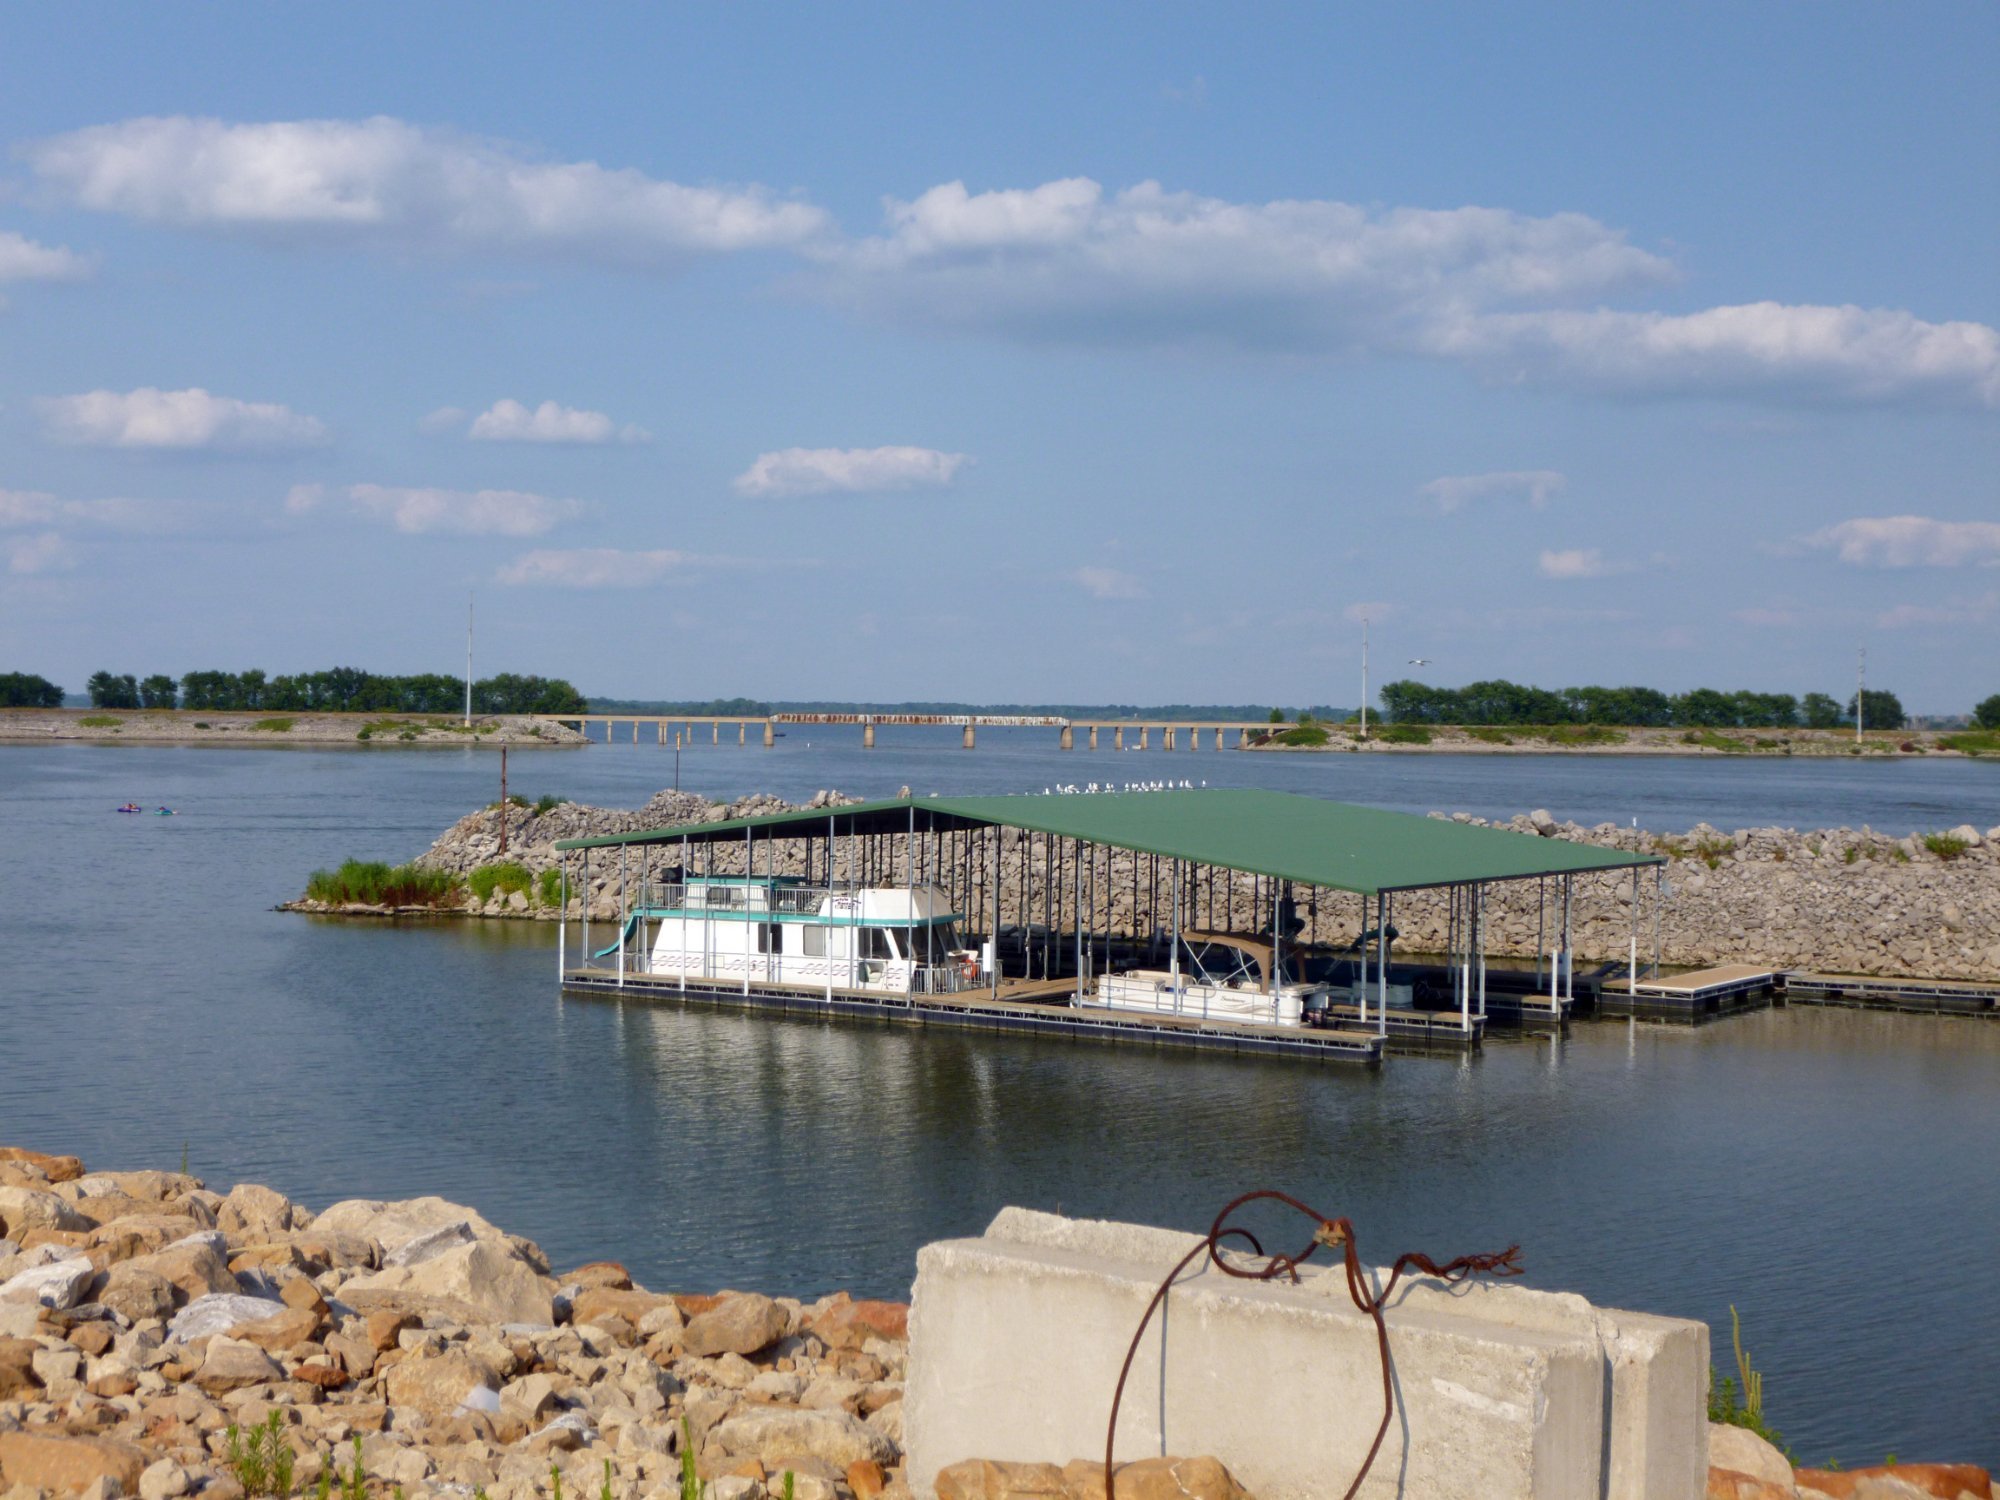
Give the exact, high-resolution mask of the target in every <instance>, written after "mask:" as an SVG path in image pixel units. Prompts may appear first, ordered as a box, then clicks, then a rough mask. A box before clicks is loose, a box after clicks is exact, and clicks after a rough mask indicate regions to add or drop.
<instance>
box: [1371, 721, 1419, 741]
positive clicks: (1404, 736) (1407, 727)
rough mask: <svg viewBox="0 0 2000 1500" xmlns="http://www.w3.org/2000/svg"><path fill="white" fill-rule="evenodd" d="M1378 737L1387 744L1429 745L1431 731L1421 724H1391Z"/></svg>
mask: <svg viewBox="0 0 2000 1500" xmlns="http://www.w3.org/2000/svg"><path fill="white" fill-rule="evenodd" d="M1376 738H1377V739H1379V740H1380V741H1382V743H1383V744H1385V745H1428V744H1429V743H1430V742H1431V732H1430V730H1428V729H1426V728H1425V727H1424V726H1423V725H1421V724H1390V725H1388V726H1386V727H1385V728H1384V729H1383V730H1382V732H1381V733H1380V734H1378V735H1376Z"/></svg>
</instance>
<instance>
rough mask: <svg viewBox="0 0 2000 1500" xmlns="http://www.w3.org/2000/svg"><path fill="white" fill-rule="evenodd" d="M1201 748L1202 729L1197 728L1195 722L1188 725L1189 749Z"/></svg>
mask: <svg viewBox="0 0 2000 1500" xmlns="http://www.w3.org/2000/svg"><path fill="white" fill-rule="evenodd" d="M1200 748H1201V730H1200V729H1198V728H1196V727H1195V726H1194V725H1193V724H1190V725H1188V749H1190V750H1199V749H1200Z"/></svg>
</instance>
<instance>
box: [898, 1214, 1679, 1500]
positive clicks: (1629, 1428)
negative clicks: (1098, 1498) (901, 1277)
mask: <svg viewBox="0 0 2000 1500" xmlns="http://www.w3.org/2000/svg"><path fill="white" fill-rule="evenodd" d="M1196 1243H1197V1237H1196V1236H1193V1235H1188V1234H1184V1233H1179V1232H1176V1231H1171V1230H1163V1229H1155V1228H1149V1227H1146V1226H1142V1225H1129V1224H1111V1223H1104V1222H1093V1221H1081V1220H1071V1219H1063V1218H1060V1217H1057V1216H1054V1215H1049V1214H1038V1213H1033V1212H1030V1211H1026V1210H1021V1209H1007V1210H1004V1211H1003V1212H1002V1213H1001V1214H1000V1215H999V1217H998V1218H996V1219H995V1220H994V1222H993V1224H992V1225H991V1226H989V1228H988V1229H987V1232H986V1234H985V1235H984V1236H983V1237H981V1238H979V1239H976V1240H956V1241H946V1242H943V1243H940V1244H935V1245H930V1246H926V1247H925V1248H924V1250H923V1251H922V1252H921V1253H920V1254H919V1256H918V1261H917V1267H918V1270H917V1282H916V1289H915V1293H914V1297H913V1304H912V1308H911V1313H910V1368H909V1381H908V1387H907V1394H906V1397H905V1425H906V1433H907V1438H908V1442H907V1444H906V1448H907V1451H908V1456H909V1470H908V1472H909V1479H910V1483H911V1486H912V1489H913V1490H914V1492H915V1493H916V1494H917V1495H919V1496H929V1495H931V1494H932V1493H933V1488H932V1481H933V1479H934V1477H935V1475H936V1473H937V1471H938V1470H939V1469H940V1468H943V1467H945V1466H946V1465H948V1464H951V1463H955V1462H957V1461H959V1460H962V1459H967V1458H994V1459H1011V1460H1017V1461H1029V1462H1044V1463H1055V1464H1062V1463H1066V1462H1068V1461H1069V1460H1071V1459H1075V1458H1078V1457H1088V1456H1094V1455H1097V1454H1100V1453H1101V1452H1102V1451H1103V1444H1104V1424H1105V1421H1106V1419H1107V1418H1108V1416H1109V1415H1110V1406H1111V1391H1112V1387H1113V1385H1114V1384H1115V1382H1116V1380H1117V1376H1118V1365H1119V1362H1120V1360H1122V1359H1123V1357H1124V1353H1125V1347H1126V1345H1127V1343H1128V1342H1129V1340H1130V1339H1131V1336H1132V1331H1133V1329H1135V1328H1136V1327H1137V1326H1138V1322H1139V1318H1140V1316H1141V1315H1142V1314H1143V1312H1144V1310H1145V1306H1146V1303H1147V1301H1148V1299H1149V1298H1150V1297H1151V1296H1152V1294H1153V1290H1154V1288H1155V1287H1157V1286H1158V1284H1159V1281H1160V1278H1161V1277H1162V1276H1164V1275H1165V1274H1166V1272H1167V1270H1168V1269H1169V1268H1170V1267H1171V1266H1172V1265H1173V1264H1174V1262H1175V1261H1177V1260H1178V1259H1179V1258H1180V1257H1181V1256H1182V1255H1184V1254H1185V1253H1186V1252H1187V1251H1188V1250H1189V1249H1190V1248H1191V1247H1192V1246H1194V1245H1195V1244H1196ZM1387 1320H1388V1325H1389V1334H1390V1348H1391V1357H1392V1361H1393V1373H1394V1378H1395V1380H1396V1384H1397V1394H1398V1399H1397V1417H1396V1420H1395V1421H1394V1422H1392V1424H1391V1426H1390V1429H1389V1433H1388V1436H1387V1438H1386V1439H1385V1440H1384V1443H1383V1448H1382V1453H1381V1456H1380V1457H1379V1458H1378V1459H1377V1460H1376V1464H1375V1467H1374V1470H1373V1471H1372V1472H1371V1474H1370V1477H1369V1482H1368V1484H1367V1486H1366V1487H1365V1488H1364V1490H1363V1492H1362V1493H1363V1495H1364V1496H1367V1497H1369V1500H1378V1497H1379V1500H1389V1497H1395V1496H1404V1497H1416V1496H1421V1497H1423V1500H1700V1497H1701V1495H1702V1493H1703V1490H1704V1487H1705V1483H1706V1477H1707V1447H1706V1439H1707V1428H1706V1415H1707V1413H1706V1391H1707V1385H1706V1381H1707V1373H1708V1338H1707V1332H1708V1331H1707V1328H1706V1327H1705V1326H1704V1325H1702V1324H1699V1323H1685V1322H1679V1321H1676V1320H1672V1319H1663V1318H1652V1317H1647V1316H1645V1315H1643V1314H1631V1313H1621V1312H1612V1311H1608V1310H1605V1309H1599V1308H1595V1307H1592V1306H1591V1304H1590V1303H1588V1302H1587V1301H1585V1300H1584V1299H1582V1298H1580V1297H1573V1296H1566V1295H1563V1294H1551V1293H1541V1292H1531V1291H1527V1290H1525V1289H1523V1288H1521V1287H1519V1286H1514V1285H1508V1284H1505V1283H1498V1284H1495V1283H1472V1284H1469V1285H1466V1286H1463V1287H1458V1288H1446V1287H1443V1286H1441V1285H1439V1284H1437V1283H1434V1282H1423V1281H1417V1282H1412V1281H1410V1280H1408V1279H1406V1280H1405V1282H1404V1283H1403V1286H1402V1287H1400V1288H1399V1289H1398V1292H1397V1296H1396V1298H1395V1299H1394V1302H1393V1304H1392V1305H1391V1307H1390V1308H1389V1309H1388V1310H1387ZM1381 1409H1382V1391H1381V1375H1380V1368H1379V1365H1378V1363H1377V1357H1376V1347H1375V1329H1374V1324H1373V1322H1372V1320H1370V1319H1369V1318H1368V1317H1367V1316H1366V1315H1365V1314H1363V1313H1361V1312H1360V1311H1358V1310H1357V1309H1356V1308H1355V1307H1354V1305H1353V1303H1352V1302H1351V1301H1350V1300H1349V1298H1348V1296H1347V1292H1346V1287H1345V1280H1344V1277H1343V1276H1342V1275H1341V1274H1340V1273H1339V1271H1338V1269H1337V1268H1334V1269H1329V1270H1326V1271H1314V1270H1308V1271H1307V1272H1305V1273H1304V1275H1303V1277H1302V1280H1301V1282H1300V1283H1299V1284H1298V1285H1296V1286H1293V1285H1290V1284H1286V1283H1265V1282H1249V1281H1241V1280H1237V1279H1234V1278H1231V1277H1226V1276H1223V1275H1221V1274H1220V1273H1218V1272H1216V1271H1214V1270H1213V1269H1212V1268H1207V1269H1204V1270H1203V1271H1201V1272H1200V1273H1198V1274H1195V1275H1191V1276H1190V1277H1188V1278H1187V1279H1186V1280H1185V1281H1183V1282H1182V1283H1181V1284H1180V1285H1179V1286H1178V1287H1177V1288H1176V1290H1175V1291H1174V1293H1173V1295H1172V1296H1171V1297H1170V1298H1169V1299H1168V1301H1167V1304H1166V1307H1165V1309H1164V1310H1163V1312H1162V1313H1161V1314H1157V1315H1155V1318H1154V1320H1153V1323H1152V1325H1151V1327H1149V1329H1148V1330H1147V1335H1146V1339H1145V1341H1144V1342H1143V1343H1142V1344H1141V1346H1140V1351H1139V1355H1138V1357H1137V1359H1136V1360H1135V1361H1134V1364H1133V1372H1132V1377H1131V1379H1130V1380H1129V1381H1128V1383H1127V1386H1126V1393H1125V1401H1124V1404H1123V1407H1122V1408H1121V1411H1120V1416H1119V1440H1118V1454H1119V1457H1120V1458H1121V1459H1136V1458H1144V1457H1149V1456H1154V1455H1160V1454H1168V1453H1173V1454H1191V1453H1202V1454H1213V1455H1214V1456H1216V1457H1218V1458H1220V1459H1221V1460H1222V1461H1223V1462H1224V1463H1226V1464H1228V1465H1229V1466H1230V1468H1231V1470H1232V1471H1233V1472H1234V1473H1235V1474H1236V1475H1237V1477H1238V1478H1239V1479H1240V1480H1241V1481H1242V1482H1243V1484H1244V1485H1245V1486H1246V1487H1247V1488H1249V1489H1250V1490H1251V1491H1252V1492H1254V1493H1255V1494H1256V1495H1258V1496H1259V1497H1260V1500H1291V1497H1298V1500H1304V1497H1308V1496H1320V1495H1325V1494H1329V1493H1332V1494H1339V1493H1340V1492H1341V1491H1342V1490H1344V1489H1345V1487H1346V1485H1347V1483H1348V1481H1349V1479H1350V1478H1351V1477H1352V1475H1353V1474H1354V1472H1355V1471H1356V1470H1357V1469H1358V1468H1359V1467H1360V1464H1361V1460H1362V1458H1363V1456H1364V1455H1365V1454H1366V1452H1367V1448H1368V1444H1369V1443H1370V1442H1371V1441H1372V1440H1373V1438H1374V1434H1375V1427H1376V1424H1377V1422H1378V1421H1379V1420H1380V1417H1381Z"/></svg>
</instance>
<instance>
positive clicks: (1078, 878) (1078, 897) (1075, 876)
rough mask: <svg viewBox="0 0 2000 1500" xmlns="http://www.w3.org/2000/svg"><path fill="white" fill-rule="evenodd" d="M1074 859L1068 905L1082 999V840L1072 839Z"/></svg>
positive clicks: (1077, 980) (1077, 988) (1078, 988)
mask: <svg viewBox="0 0 2000 1500" xmlns="http://www.w3.org/2000/svg"><path fill="white" fill-rule="evenodd" d="M1071 842H1073V843H1074V844H1075V845H1076V857H1075V858H1074V859H1072V860H1071V861H1070V862H1069V873H1070V879H1071V880H1072V881H1073V882H1074V884H1075V886H1076V894H1075V897H1074V899H1073V900H1072V901H1071V903H1070V907H1071V915H1072V918H1073V919H1074V921H1075V922H1076V998H1077V999H1078V1000H1081V999H1082V998H1083V840H1082V839H1074V840H1072V841H1071Z"/></svg>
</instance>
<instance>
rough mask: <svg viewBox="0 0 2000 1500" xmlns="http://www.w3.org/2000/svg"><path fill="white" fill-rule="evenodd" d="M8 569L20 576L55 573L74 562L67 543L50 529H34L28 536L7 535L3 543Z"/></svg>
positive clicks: (0, 545)
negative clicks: (35, 530)
mask: <svg viewBox="0 0 2000 1500" xmlns="http://www.w3.org/2000/svg"><path fill="white" fill-rule="evenodd" d="M0 547H4V550H5V551H6V553H7V571H8V572H9V573H13V574H16V575H19V576H23V577H25V576H27V575H29V574H33V573H58V572H62V571H63V570H65V569H67V568H73V567H75V566H76V556H75V554H74V553H72V552H71V551H70V547H69V543H68V542H66V541H64V540H63V539H62V537H61V536H59V535H58V534H57V533H55V532H53V531H37V532H32V533H30V534H29V535H27V536H20V537H9V538H8V539H7V540H6V542H5V543H4V544H0Z"/></svg>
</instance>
